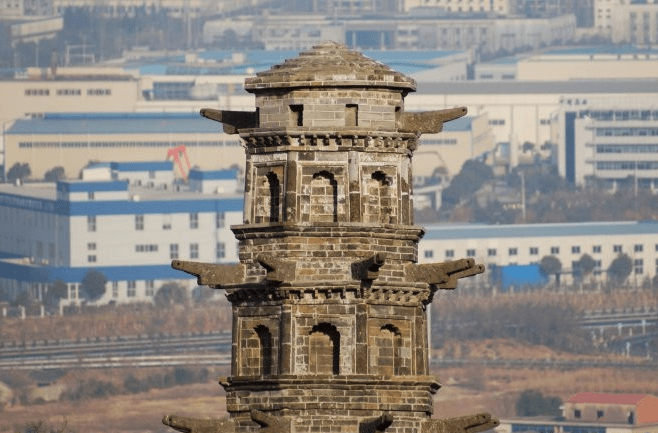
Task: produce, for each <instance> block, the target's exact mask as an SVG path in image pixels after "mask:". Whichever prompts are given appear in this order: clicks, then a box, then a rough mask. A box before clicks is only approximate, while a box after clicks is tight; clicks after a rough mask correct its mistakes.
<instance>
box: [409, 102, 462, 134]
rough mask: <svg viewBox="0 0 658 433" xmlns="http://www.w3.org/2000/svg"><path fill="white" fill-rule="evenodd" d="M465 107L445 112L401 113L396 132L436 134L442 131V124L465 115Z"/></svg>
mask: <svg viewBox="0 0 658 433" xmlns="http://www.w3.org/2000/svg"><path fill="white" fill-rule="evenodd" d="M466 113H467V110H466V107H459V108H448V109H447V110H436V111H423V112H420V113H402V114H400V118H399V120H398V131H400V132H416V133H419V134H436V133H439V132H441V131H442V130H443V124H444V123H445V122H450V121H451V120H455V119H459V118H460V117H462V116H464V115H466Z"/></svg>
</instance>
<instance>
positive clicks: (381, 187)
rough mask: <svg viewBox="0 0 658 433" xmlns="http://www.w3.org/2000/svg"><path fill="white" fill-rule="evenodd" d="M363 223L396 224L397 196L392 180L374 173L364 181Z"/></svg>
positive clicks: (382, 173)
mask: <svg viewBox="0 0 658 433" xmlns="http://www.w3.org/2000/svg"><path fill="white" fill-rule="evenodd" d="M365 182H366V184H365V191H364V194H365V201H364V205H365V206H364V212H363V214H364V216H363V221H364V222H370V223H376V224H395V223H396V222H397V194H395V186H394V181H393V178H392V177H391V176H389V175H387V174H386V173H384V172H382V171H376V172H374V173H372V174H371V175H370V179H366V180H365Z"/></svg>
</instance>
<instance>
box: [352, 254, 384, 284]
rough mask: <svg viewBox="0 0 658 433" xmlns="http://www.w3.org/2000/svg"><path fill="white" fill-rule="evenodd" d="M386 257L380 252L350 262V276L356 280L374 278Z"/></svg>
mask: <svg viewBox="0 0 658 433" xmlns="http://www.w3.org/2000/svg"><path fill="white" fill-rule="evenodd" d="M385 260H386V258H385V256H384V254H382V253H376V254H374V255H372V256H370V257H368V258H367V259H365V260H362V261H360V262H354V263H352V276H353V278H354V279H357V280H370V281H372V280H376V279H377V277H378V276H379V268H381V267H382V266H384V262H385Z"/></svg>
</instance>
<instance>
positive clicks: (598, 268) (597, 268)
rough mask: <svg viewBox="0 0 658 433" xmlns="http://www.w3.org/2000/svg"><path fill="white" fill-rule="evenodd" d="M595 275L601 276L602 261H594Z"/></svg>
mask: <svg viewBox="0 0 658 433" xmlns="http://www.w3.org/2000/svg"><path fill="white" fill-rule="evenodd" d="M594 275H601V260H594Z"/></svg>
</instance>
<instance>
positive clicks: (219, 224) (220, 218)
mask: <svg viewBox="0 0 658 433" xmlns="http://www.w3.org/2000/svg"><path fill="white" fill-rule="evenodd" d="M224 225H226V215H225V214H224V212H217V213H216V214H215V228H218V229H223V228H224Z"/></svg>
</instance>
